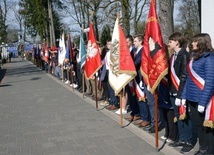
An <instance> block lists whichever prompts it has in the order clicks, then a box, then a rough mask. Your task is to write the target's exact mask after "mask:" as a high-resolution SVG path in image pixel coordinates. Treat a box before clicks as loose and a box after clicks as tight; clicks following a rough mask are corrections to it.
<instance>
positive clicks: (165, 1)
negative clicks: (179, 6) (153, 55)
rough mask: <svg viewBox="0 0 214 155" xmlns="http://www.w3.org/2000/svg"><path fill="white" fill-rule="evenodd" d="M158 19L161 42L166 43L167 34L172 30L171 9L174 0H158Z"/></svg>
mask: <svg viewBox="0 0 214 155" xmlns="http://www.w3.org/2000/svg"><path fill="white" fill-rule="evenodd" d="M159 7H160V8H159V14H158V15H159V21H160V27H161V32H162V36H163V42H164V43H165V44H167V43H168V38H169V36H170V35H171V34H172V33H173V32H174V23H173V11H174V0H159Z"/></svg>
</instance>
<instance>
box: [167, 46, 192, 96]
mask: <svg viewBox="0 0 214 155" xmlns="http://www.w3.org/2000/svg"><path fill="white" fill-rule="evenodd" d="M172 56H173V55H172ZM188 62H189V53H188V52H187V51H186V50H185V49H184V48H182V49H181V50H180V51H179V52H178V55H177V58H176V60H175V62H174V70H175V74H176V75H177V77H178V78H179V79H180V85H179V88H178V91H177V90H176V88H175V86H174V85H173V83H172V80H170V83H169V84H170V85H169V90H170V94H177V95H175V96H176V97H177V98H180V97H181V94H182V91H183V88H184V85H185V82H186V74H187V70H186V69H187V63H188ZM170 67H171V63H170ZM170 71H171V70H170Z"/></svg>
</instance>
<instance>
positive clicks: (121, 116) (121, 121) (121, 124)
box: [120, 90, 123, 127]
mask: <svg viewBox="0 0 214 155" xmlns="http://www.w3.org/2000/svg"><path fill="white" fill-rule="evenodd" d="M122 97H123V90H122V91H121V92H120V126H121V127H122V126H123V115H122Z"/></svg>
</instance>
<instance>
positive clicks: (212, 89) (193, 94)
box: [181, 52, 214, 107]
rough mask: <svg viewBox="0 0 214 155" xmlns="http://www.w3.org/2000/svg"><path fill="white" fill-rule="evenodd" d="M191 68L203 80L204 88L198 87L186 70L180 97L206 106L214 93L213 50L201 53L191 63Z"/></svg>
mask: <svg viewBox="0 0 214 155" xmlns="http://www.w3.org/2000/svg"><path fill="white" fill-rule="evenodd" d="M192 68H193V70H194V71H195V72H196V73H197V74H198V75H199V76H200V77H201V78H202V79H204V81H205V85H204V89H203V90H200V89H199V87H198V86H197V85H196V84H195V83H194V82H193V80H192V79H191V78H190V76H189V73H188V72H187V78H186V83H185V86H184V89H183V92H182V96H181V98H183V99H187V100H189V101H192V102H197V103H198V104H199V105H201V106H204V107H205V106H206V105H207V104H208V103H209V100H210V99H211V96H212V95H213V94H214V52H213V53H209V52H207V53H206V54H203V55H202V56H201V57H200V58H199V59H198V60H195V61H193V63H192Z"/></svg>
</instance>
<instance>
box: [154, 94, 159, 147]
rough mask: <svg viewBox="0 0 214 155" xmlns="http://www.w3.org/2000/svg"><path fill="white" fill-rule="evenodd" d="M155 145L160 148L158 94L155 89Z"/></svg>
mask: <svg viewBox="0 0 214 155" xmlns="http://www.w3.org/2000/svg"><path fill="white" fill-rule="evenodd" d="M154 97H155V147H156V149H157V150H158V94H157V91H155V94H154Z"/></svg>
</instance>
